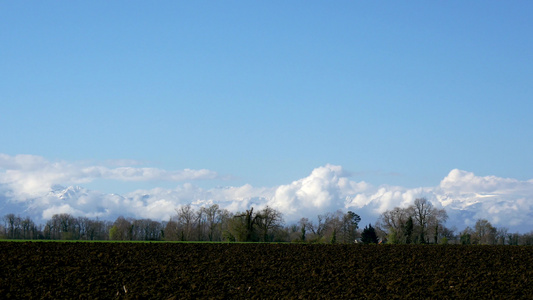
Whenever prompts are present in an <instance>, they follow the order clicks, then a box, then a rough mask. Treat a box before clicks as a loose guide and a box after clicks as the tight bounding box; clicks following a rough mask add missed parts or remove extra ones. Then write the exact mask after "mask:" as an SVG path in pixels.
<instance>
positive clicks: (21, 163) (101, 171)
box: [0, 154, 218, 200]
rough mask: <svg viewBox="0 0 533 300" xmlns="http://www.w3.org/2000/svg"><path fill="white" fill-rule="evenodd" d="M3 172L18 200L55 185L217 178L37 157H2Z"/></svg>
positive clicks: (2, 177) (213, 174)
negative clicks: (108, 181)
mask: <svg viewBox="0 0 533 300" xmlns="http://www.w3.org/2000/svg"><path fill="white" fill-rule="evenodd" d="M121 162H126V161H121ZM2 170H3V172H2V173H0V184H3V185H5V186H7V187H8V188H9V189H10V190H11V191H12V193H13V195H12V196H14V197H16V198H18V199H19V200H21V199H26V198H33V197H39V196H41V195H43V194H45V193H48V192H50V191H51V189H52V187H53V186H54V185H56V184H63V185H71V184H83V183H88V182H91V181H94V180H96V179H104V180H118V181H174V182H179V181H187V180H205V179H216V178H218V174H217V173H216V172H213V171H210V170H205V169H202V170H191V169H184V170H179V171H168V170H163V169H157V168H135V167H117V168H108V167H105V166H98V165H97V166H85V165H83V164H81V163H68V162H64V161H60V162H49V161H47V160H46V159H44V158H43V157H40V156H35V155H16V156H9V155H6V154H0V171H2Z"/></svg>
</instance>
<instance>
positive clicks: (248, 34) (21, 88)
mask: <svg viewBox="0 0 533 300" xmlns="http://www.w3.org/2000/svg"><path fill="white" fill-rule="evenodd" d="M532 12H533V4H531V2H528V1H514V2H501V1H470V2H468V3H465V2H463V1H435V2H433V1H432V2H428V1H411V2H409V3H379V4H378V3H369V2H366V1H337V2H335V3H331V2H328V3H326V2H319V1H292V2H287V1H268V2H263V3H259V2H255V1H254V2H249V1H228V2H215V1H181V2H180V1H159V2H157V4H154V3H146V2H141V1H127V2H126V1H112V2H110V1H91V2H86V3H81V2H63V1H52V2H42V1H24V2H21V1H10V2H4V3H2V4H1V5H0V45H1V47H0V66H1V70H2V71H1V72H0V97H1V103H2V104H1V112H0V130H1V132H2V134H1V136H0V143H1V145H2V146H1V148H0V152H1V153H4V154H5V155H8V156H10V157H15V156H16V155H20V154H30V155H35V156H38V157H42V158H44V159H46V160H47V161H49V162H68V163H72V164H84V165H90V164H95V165H102V164H112V163H111V162H114V163H117V162H121V163H122V164H124V162H125V160H128V162H129V163H127V165H129V166H136V167H150V168H158V169H163V170H183V169H193V170H200V169H207V170H211V171H213V172H216V173H217V174H219V176H218V177H216V178H215V179H213V178H211V179H209V180H202V181H198V182H195V184H196V185H199V186H201V187H203V188H210V187H215V186H243V185H245V184H250V185H252V186H254V187H269V188H270V187H276V186H280V185H284V184H290V183H291V182H293V181H296V180H299V179H302V178H304V177H306V176H308V175H309V174H310V173H311V171H313V170H314V169H315V168H319V167H321V166H326V165H327V164H332V165H338V166H342V168H343V170H345V173H346V174H349V175H350V176H349V178H350V179H351V180H353V181H356V182H360V181H365V182H367V183H370V184H372V185H375V186H379V185H383V184H386V185H391V186H402V187H405V188H417V187H428V186H436V185H438V184H439V183H440V182H441V180H443V178H445V177H446V176H447V175H448V173H449V172H450V171H451V170H453V169H459V170H465V171H468V172H473V173H475V175H477V176H492V175H493V176H497V177H501V178H513V179H516V180H519V181H527V180H530V179H532V178H533V168H532V166H533V158H532V157H533V155H531V154H532V153H533V132H532V130H531V129H532V128H533V121H532V119H533V118H531V117H530V115H531V113H532V112H533V104H532V103H533V101H532V99H531V98H532V95H533V54H532V53H533V51H532V50H533V35H531V32H532V30H533V20H532V19H531V13H532ZM0 169H4V170H8V169H9V168H7V167H1V166H0ZM186 181H187V180H185V182H186ZM58 183H61V182H58ZM61 184H63V183H61ZM178 184H183V181H179V182H178V183H176V182H175V181H173V180H155V179H151V180H145V181H144V180H139V181H134V182H131V181H125V182H123V181H120V180H111V181H109V180H100V179H93V180H90V181H88V182H86V183H85V185H84V186H86V187H88V188H91V189H94V190H100V191H103V192H106V193H112V192H116V193H125V192H127V191H131V190H134V189H138V188H146V189H148V188H154V187H165V188H172V187H175V186H176V185H178ZM532 197H533V196H532V195H529V196H528V198H527V199H528V201H533V200H532Z"/></svg>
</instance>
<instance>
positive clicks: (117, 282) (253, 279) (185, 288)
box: [0, 242, 533, 299]
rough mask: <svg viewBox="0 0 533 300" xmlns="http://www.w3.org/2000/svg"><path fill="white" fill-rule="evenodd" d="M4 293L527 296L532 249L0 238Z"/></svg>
mask: <svg viewBox="0 0 533 300" xmlns="http://www.w3.org/2000/svg"><path fill="white" fill-rule="evenodd" d="M0 264H1V266H2V267H1V268H0V298H1V299H9V298H17V299H20V298H44V299H65V298H68V299H74V298H80V299H97V298H101V299H112V298H121V299H122V298H128V299H138V298H140V299H146V298H154V299H197V298H204V299H227V298H240V299H243V298H246V299H254V298H257V299H265V298H274V299H280V298H283V299H286V298H295V299H298V298H300V299H315V298H325V299H334V298H340V299H356V298H360V299H362V298H382V299H390V298H433V299H436V298H529V299H532V298H533V247H521V246H414V245H412V246H409V245H402V246H400V245H368V246H364V245H323V244H313V245H304V244H176V243H152V244H150V243H56V242H46V243H45V242H33V243H31V242H28V243H14V242H1V243H0Z"/></svg>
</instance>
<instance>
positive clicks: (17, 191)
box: [0, 155, 533, 231]
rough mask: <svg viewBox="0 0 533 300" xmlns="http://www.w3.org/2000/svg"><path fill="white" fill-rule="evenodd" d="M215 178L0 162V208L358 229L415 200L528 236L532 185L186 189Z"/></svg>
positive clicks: (340, 183) (330, 168)
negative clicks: (258, 214)
mask: <svg viewBox="0 0 533 300" xmlns="http://www.w3.org/2000/svg"><path fill="white" fill-rule="evenodd" d="M217 176H218V175H217V174H216V173H215V172H213V171H209V170H182V171H167V170H161V169H155V168H134V167H128V166H120V167H115V168H109V167H105V166H87V165H80V164H70V163H66V162H49V161H47V160H45V159H43V158H42V157H38V156H31V155H21V156H7V155H0V208H1V209H2V210H6V209H13V208H14V207H16V206H13V205H14V204H18V205H19V206H18V207H20V208H21V209H20V210H19V211H12V210H11V211H9V212H14V213H18V212H20V213H23V214H31V215H35V216H38V217H41V218H43V219H48V218H50V217H51V216H52V215H53V214H55V213H62V212H66V213H70V214H73V215H83V216H87V217H92V218H95V217H99V218H101V219H109V220H113V219H114V218H116V217H118V216H120V215H123V216H132V217H136V218H151V219H157V220H168V219H169V218H170V217H171V216H173V215H174V214H175V213H176V212H175V209H176V208H179V207H180V206H181V205H185V204H189V203H190V204H192V205H193V206H194V207H200V206H205V205H211V204H214V203H216V204H219V206H220V207H222V208H226V209H228V210H230V211H233V212H237V211H243V210H245V209H248V208H249V207H251V206H253V207H256V208H259V209H260V208H262V207H265V206H266V205H269V206H271V207H274V208H276V209H279V210H280V211H281V212H282V213H283V214H284V218H285V220H286V221H287V222H296V221H298V219H299V218H301V217H308V218H315V217H316V216H317V215H319V214H324V213H327V212H334V211H336V210H338V209H342V210H344V211H347V210H352V211H355V212H357V213H358V214H360V215H361V217H362V219H363V222H364V223H373V222H374V221H375V220H376V219H377V218H378V216H379V215H380V214H381V213H383V212H384V211H386V210H389V209H392V208H394V207H396V206H400V207H406V206H409V205H411V204H412V203H413V202H414V200H415V199H416V198H419V197H426V198H427V199H428V200H430V201H431V202H432V203H433V204H434V205H435V206H437V207H439V208H445V209H446V211H447V212H448V214H449V216H450V219H449V221H448V224H447V225H448V226H456V227H457V228H458V229H462V228H464V227H466V226H472V225H473V224H474V223H475V221H476V220H477V219H478V218H485V219H488V220H489V221H490V222H491V223H493V225H496V226H505V227H508V228H509V229H510V230H518V231H528V230H531V229H533V180H529V181H520V180H517V179H512V178H501V177H497V176H476V175H475V174H474V173H471V172H467V171H463V170H457V169H454V170H452V171H450V173H449V174H448V175H446V176H445V177H444V178H443V179H442V181H441V182H440V183H438V184H437V185H436V186H430V187H419V188H404V187H401V186H390V185H380V186H373V185H371V184H368V183H366V182H364V181H361V182H356V181H353V180H351V179H350V174H349V173H348V172H346V171H345V170H344V169H343V168H342V167H341V166H336V165H329V164H328V165H325V166H321V167H317V168H316V169H314V170H312V171H311V173H310V174H309V175H308V176H307V177H305V178H301V179H299V180H295V181H293V182H291V183H288V184H285V185H280V186H275V187H254V186H252V185H249V184H245V185H242V186H229V187H215V188H201V187H198V186H196V185H195V184H193V183H191V182H189V181H192V180H197V179H213V178H218V177H217ZM94 179H107V180H122V181H143V180H168V181H176V182H180V181H184V182H182V183H180V184H178V185H177V186H176V187H175V188H172V189H168V188H153V189H149V190H136V191H132V192H130V193H126V194H123V195H117V194H106V193H101V192H98V191H92V190H88V189H85V188H82V187H79V186H78V185H82V184H83V183H84V182H89V181H92V180H94ZM65 186H68V187H65ZM6 213H7V211H6Z"/></svg>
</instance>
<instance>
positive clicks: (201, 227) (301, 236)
mask: <svg viewBox="0 0 533 300" xmlns="http://www.w3.org/2000/svg"><path fill="white" fill-rule="evenodd" d="M447 219H448V215H447V213H446V211H445V210H444V209H438V208H436V207H434V206H433V205H432V203H431V202H430V201H428V200H427V199H425V198H419V199H416V200H415V201H414V204H413V205H410V206H408V207H405V208H400V207H396V208H394V209H392V210H388V211H385V212H384V213H382V214H381V215H380V217H379V218H378V220H377V221H376V223H375V224H374V226H372V224H368V225H367V226H365V227H364V228H363V229H361V228H359V223H360V222H361V217H360V216H359V215H358V214H356V213H354V212H353V211H348V212H343V211H341V210H337V211H335V212H328V213H325V214H321V215H318V216H317V218H316V221H311V220H309V219H308V218H301V219H300V220H299V221H298V222H296V223H293V224H289V225H286V224H285V222H284V219H283V214H282V213H281V212H280V211H278V210H276V209H274V208H272V207H269V206H267V207H265V208H263V209H260V210H254V208H253V207H251V208H250V209H248V210H245V211H242V212H237V213H232V212H230V211H228V210H226V209H221V208H220V207H219V206H218V205H217V204H213V205H210V206H205V207H200V208H198V209H195V208H194V207H192V205H190V204H188V205H184V206H181V207H179V208H177V209H176V213H175V215H174V216H172V217H171V218H170V219H169V220H168V221H164V222H159V221H154V220H151V219H135V218H125V217H122V216H121V217H118V218H117V219H116V220H115V221H114V222H113V221H107V220H99V219H90V218H87V217H74V216H72V215H70V214H55V215H53V216H52V218H51V219H50V220H47V221H46V222H45V223H44V224H40V225H37V224H35V222H33V221H32V219H31V218H29V217H24V218H23V217H20V216H16V215H14V214H7V215H5V216H4V217H3V221H4V222H3V225H2V224H0V239H27V240H32V239H40V240H95V241H96V240H119V241H226V242H307V243H354V242H360V243H365V244H368V243H381V242H383V243H390V244H490V245H495V244H502V245H533V231H531V232H530V233H526V234H518V233H508V230H507V229H506V228H496V227H494V226H492V225H491V224H490V222H488V221H487V220H485V219H480V220H477V222H476V224H475V226H474V227H473V228H471V227H467V228H466V229H464V230H463V231H461V232H457V229H456V228H448V227H446V226H445V223H446V220H447Z"/></svg>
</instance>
